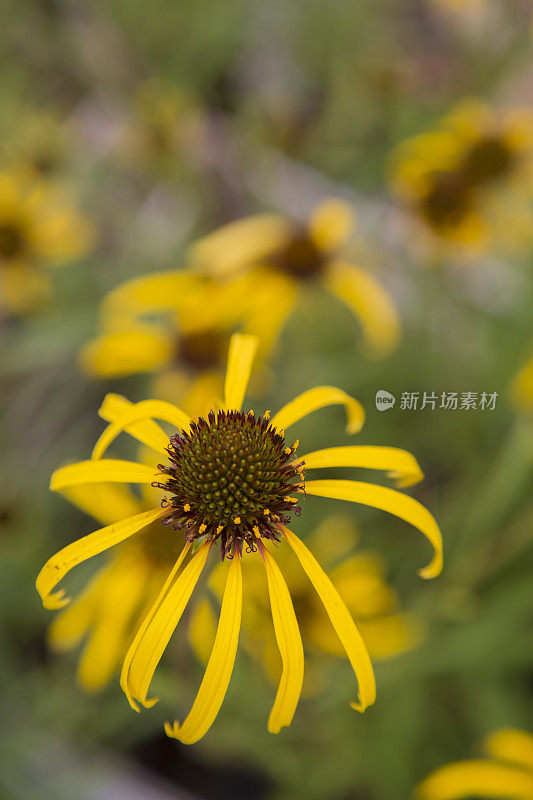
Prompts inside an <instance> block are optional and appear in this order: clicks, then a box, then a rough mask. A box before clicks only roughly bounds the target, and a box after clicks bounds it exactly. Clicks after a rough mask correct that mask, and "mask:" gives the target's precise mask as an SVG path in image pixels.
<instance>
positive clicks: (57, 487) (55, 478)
mask: <svg viewBox="0 0 533 800" xmlns="http://www.w3.org/2000/svg"><path fill="white" fill-rule="evenodd" d="M156 474H157V473H156V472H154V469H153V468H152V467H147V466H146V465H145V464H137V463H136V462H135V461H121V460H120V459H115V458H106V459H102V460H100V461H79V462H78V463H77V464H69V465H68V466H67V467H61V469H56V471H55V472H54V473H53V475H52V478H51V480H50V489H51V490H52V491H53V492H60V491H61V490H62V489H66V488H67V487H69V486H77V485H78V484H80V483H152V482H153V481H154V480H155V477H156Z"/></svg>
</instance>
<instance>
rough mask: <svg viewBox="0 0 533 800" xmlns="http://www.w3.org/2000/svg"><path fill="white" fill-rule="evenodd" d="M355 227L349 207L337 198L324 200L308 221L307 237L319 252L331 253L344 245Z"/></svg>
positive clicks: (353, 217)
mask: <svg viewBox="0 0 533 800" xmlns="http://www.w3.org/2000/svg"><path fill="white" fill-rule="evenodd" d="M354 227H355V215H354V213H353V211H352V208H351V206H350V205H349V203H347V202H346V201H345V200H341V199H340V198H338V197H330V198H328V199H327V200H324V201H323V202H322V203H320V205H319V206H318V207H317V208H316V209H315V210H314V211H313V214H312V215H311V219H310V220H309V235H310V238H311V239H312V240H313V242H314V243H315V245H316V246H317V248H318V249H319V250H320V251H321V252H326V253H333V252H335V250H338V249H339V248H340V247H342V246H343V245H345V244H346V243H347V241H348V239H349V238H350V236H351V234H352V232H353V229H354Z"/></svg>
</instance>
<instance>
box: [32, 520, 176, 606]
mask: <svg viewBox="0 0 533 800" xmlns="http://www.w3.org/2000/svg"><path fill="white" fill-rule="evenodd" d="M166 513H167V512H166V511H165V510H164V509H161V508H152V509H151V510H150V511H143V513H142V514H136V515H135V516H134V517H129V518H128V519H125V520H122V522H114V523H112V524H111V525H108V526H107V527H106V528H100V530H98V531H94V533H90V534H89V535H88V536H83V537H82V538H81V539H78V541H77V542H72V544H68V545H67V546H66V547H64V548H63V549H62V550H60V551H59V552H58V553H56V554H55V556H52V558H49V559H48V561H47V562H46V564H45V565H44V567H43V568H42V570H41V571H40V572H39V574H38V576H37V580H36V582H35V585H36V587H37V591H38V592H39V594H40V595H41V598H42V601H43V605H44V607H45V608H62V607H63V606H66V605H67V603H69V602H70V597H66V596H65V590H64V589H60V590H59V591H58V592H54V593H52V590H53V589H54V587H55V586H56V585H57V584H58V583H59V581H60V580H61V579H62V578H63V577H64V576H65V575H66V574H67V572H69V571H70V570H71V569H72V567H75V566H76V565H77V564H81V562H82V561H87V559H88V558H92V556H96V555H98V553H103V552H104V550H108V549H109V548H110V547H113V545H115V544H118V543H119V542H123V541H124V539H127V538H129V537H130V536H132V535H133V534H134V533H137V531H140V530H142V528H146V526H147V525H150V523H152V522H155V520H156V519H159V517H162V516H163V515H164V514H166Z"/></svg>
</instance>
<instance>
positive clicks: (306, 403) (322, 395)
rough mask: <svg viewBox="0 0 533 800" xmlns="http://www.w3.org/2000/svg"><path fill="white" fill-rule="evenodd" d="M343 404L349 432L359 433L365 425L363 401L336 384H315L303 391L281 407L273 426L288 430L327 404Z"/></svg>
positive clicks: (273, 419)
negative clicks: (351, 395) (338, 387)
mask: <svg viewBox="0 0 533 800" xmlns="http://www.w3.org/2000/svg"><path fill="white" fill-rule="evenodd" d="M334 405H343V406H344V408H345V410H346V416H347V418H348V424H347V427H346V431H347V433H357V432H358V431H360V430H361V428H362V427H363V423H364V421H365V411H364V408H363V406H362V405H361V403H359V402H358V401H357V400H355V399H354V398H353V397H350V395H349V394H346V392H343V390H342V389H337V387H336V386H315V387H314V388H313V389H308V390H307V391H306V392H302V394H299V395H298V397H295V398H294V400H291V401H290V403H287V404H286V405H284V406H283V408H281V409H280V410H279V411H278V413H277V414H275V415H274V417H273V418H272V426H273V427H274V428H278V429H279V430H287V428H288V427H289V426H290V425H294V423H295V422H298V420H300V419H302V418H303V417H306V416H307V415H308V414H311V413H312V412H313V411H317V410H318V409H319V408H324V407H325V406H334Z"/></svg>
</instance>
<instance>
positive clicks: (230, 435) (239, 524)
mask: <svg viewBox="0 0 533 800" xmlns="http://www.w3.org/2000/svg"><path fill="white" fill-rule="evenodd" d="M295 448H296V445H294V446H292V447H288V446H287V445H286V442H285V438H284V436H283V435H282V434H280V433H278V432H277V431H276V430H275V429H274V428H273V427H272V426H271V424H270V423H269V421H268V418H266V417H256V416H255V414H254V413H253V412H249V413H248V414H245V413H244V412H242V411H219V412H218V413H216V414H215V413H214V412H213V411H212V412H211V413H210V414H209V415H208V418H207V419H204V418H203V417H199V418H198V419H196V420H194V421H193V422H191V425H190V430H188V431H180V432H179V433H177V434H176V435H175V436H173V437H172V438H171V440H170V443H169V446H168V448H167V452H168V455H169V460H170V464H167V465H165V464H160V465H159V469H160V470H161V472H162V473H164V474H165V475H166V476H167V479H166V481H165V482H164V483H154V486H156V487H158V488H160V489H163V490H164V491H165V492H167V493H168V497H166V498H165V499H164V500H163V505H164V507H167V508H168V510H169V513H168V516H166V517H165V519H164V522H165V524H171V525H172V526H173V527H174V528H176V529H180V530H182V531H183V532H184V533H185V536H186V538H187V539H188V540H189V541H215V540H217V541H219V543H220V550H221V554H222V557H223V558H224V557H229V558H231V557H232V555H233V554H234V552H235V551H237V552H238V553H239V554H241V553H242V547H243V544H246V546H247V548H248V550H255V548H256V546H257V543H258V541H259V540H260V539H271V540H274V541H279V539H280V538H281V531H280V526H281V525H284V524H287V523H288V522H289V521H290V512H291V511H293V510H296V509H297V506H296V503H297V501H296V499H295V498H291V497H290V496H289V495H290V493H291V492H294V491H296V490H298V489H301V488H302V486H303V479H302V471H303V463H295V459H294V450H295ZM298 511H299V509H297V513H298Z"/></svg>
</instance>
